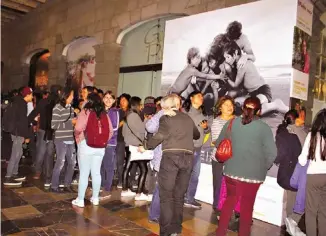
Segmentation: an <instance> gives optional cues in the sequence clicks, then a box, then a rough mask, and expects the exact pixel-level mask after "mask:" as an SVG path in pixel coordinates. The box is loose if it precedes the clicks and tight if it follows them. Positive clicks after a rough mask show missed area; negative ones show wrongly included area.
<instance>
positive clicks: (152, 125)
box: [145, 111, 164, 172]
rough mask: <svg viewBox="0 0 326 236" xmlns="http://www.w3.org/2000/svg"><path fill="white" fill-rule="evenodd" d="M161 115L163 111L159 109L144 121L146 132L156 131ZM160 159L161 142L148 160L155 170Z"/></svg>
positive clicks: (157, 169)
mask: <svg viewBox="0 0 326 236" xmlns="http://www.w3.org/2000/svg"><path fill="white" fill-rule="evenodd" d="M163 115H164V112H163V111H159V112H158V113H157V114H155V115H154V116H153V117H152V118H151V119H150V120H148V121H147V122H146V124H145V127H146V131H147V132H148V133H153V134H154V133H156V132H157V131H158V128H159V124H160V119H161V117H162V116H163ZM161 159H162V144H160V145H159V146H157V147H156V148H155V149H154V158H153V159H152V160H151V161H150V164H151V166H152V167H153V169H154V170H155V171H157V172H158V171H159V170H160V164H161Z"/></svg>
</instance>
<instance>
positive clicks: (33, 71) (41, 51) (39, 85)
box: [22, 48, 51, 90]
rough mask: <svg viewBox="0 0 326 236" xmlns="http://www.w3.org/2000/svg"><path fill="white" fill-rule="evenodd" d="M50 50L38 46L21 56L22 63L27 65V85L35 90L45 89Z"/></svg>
mask: <svg viewBox="0 0 326 236" xmlns="http://www.w3.org/2000/svg"><path fill="white" fill-rule="evenodd" d="M50 55H51V54H50V51H49V50H48V49H46V48H38V49H35V50H33V51H30V52H29V53H27V54H25V55H24V56H23V58H22V62H23V63H24V65H26V66H28V67H29V79H28V86H30V87H31V88H33V89H37V90H45V89H46V88H47V86H48V72H49V57H50Z"/></svg>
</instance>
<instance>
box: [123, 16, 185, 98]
mask: <svg viewBox="0 0 326 236" xmlns="http://www.w3.org/2000/svg"><path fill="white" fill-rule="evenodd" d="M182 16H184V15H169V16H165V17H161V18H156V19H152V20H148V21H145V22H140V23H138V24H136V25H133V26H131V27H129V28H128V29H126V30H124V31H123V32H121V33H120V35H119V36H118V38H117V43H118V44H121V45H122V46H123V47H122V51H121V59H120V74H119V84H118V94H121V93H129V94H131V95H135V96H139V97H141V98H145V97H146V96H149V95H151V96H159V95H160V87H161V71H162V59H163V47H164V29H165V23H166V21H168V20H172V19H175V18H178V17H182Z"/></svg>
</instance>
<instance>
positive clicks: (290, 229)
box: [285, 217, 297, 236]
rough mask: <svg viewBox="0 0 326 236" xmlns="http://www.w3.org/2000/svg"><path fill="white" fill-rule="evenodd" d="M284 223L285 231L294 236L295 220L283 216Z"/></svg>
mask: <svg viewBox="0 0 326 236" xmlns="http://www.w3.org/2000/svg"><path fill="white" fill-rule="evenodd" d="M285 225H286V231H287V232H288V233H289V234H290V235H292V236H295V231H296V227H297V222H295V221H294V220H293V219H291V218H289V217H287V218H285Z"/></svg>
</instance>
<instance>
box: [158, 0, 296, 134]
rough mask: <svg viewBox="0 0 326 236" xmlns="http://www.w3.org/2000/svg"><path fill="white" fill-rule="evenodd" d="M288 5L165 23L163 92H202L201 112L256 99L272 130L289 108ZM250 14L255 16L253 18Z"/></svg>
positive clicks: (276, 2)
mask: <svg viewBox="0 0 326 236" xmlns="http://www.w3.org/2000/svg"><path fill="white" fill-rule="evenodd" d="M291 14H292V15H293V16H295V9H294V8H293V1H282V0H273V1H271V0H267V1H260V2H255V3H252V4H245V5H241V6H237V7H232V8H226V9H221V10H217V11H213V12H208V13H203V14H199V15H194V16H190V17H185V18H180V19H176V20H172V21H168V22H167V24H166V31H165V43H164V45H165V46H164V56H163V72H162V86H161V92H162V94H167V93H177V94H179V95H181V96H182V97H183V98H185V99H186V98H187V96H188V95H189V94H190V93H191V92H192V91H194V90H199V91H202V93H203V94H204V98H205V101H204V105H205V109H206V112H207V113H208V114H210V115H212V114H213V108H214V105H215V104H216V102H217V100H218V99H219V98H220V97H221V96H224V95H229V96H231V97H233V98H234V99H235V101H236V103H237V106H238V108H241V105H242V103H243V101H244V100H245V98H246V97H248V96H251V95H254V96H257V97H258V98H259V99H260V100H261V103H262V104H263V109H262V115H263V119H264V120H265V121H266V122H267V123H268V124H269V125H270V126H271V127H272V129H273V131H276V128H277V126H278V125H279V124H280V123H281V121H282V119H283V114H284V113H285V112H286V111H287V110H288V109H289V101H290V80H291V70H292V49H293V33H294V24H293V18H291V17H289V16H291ZM253 16H254V17H253Z"/></svg>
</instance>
